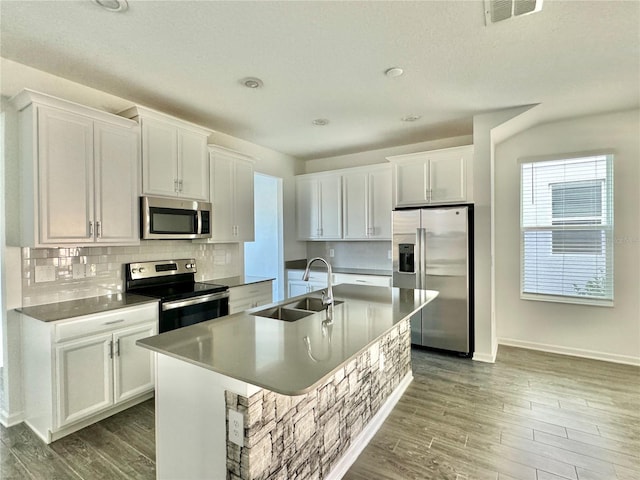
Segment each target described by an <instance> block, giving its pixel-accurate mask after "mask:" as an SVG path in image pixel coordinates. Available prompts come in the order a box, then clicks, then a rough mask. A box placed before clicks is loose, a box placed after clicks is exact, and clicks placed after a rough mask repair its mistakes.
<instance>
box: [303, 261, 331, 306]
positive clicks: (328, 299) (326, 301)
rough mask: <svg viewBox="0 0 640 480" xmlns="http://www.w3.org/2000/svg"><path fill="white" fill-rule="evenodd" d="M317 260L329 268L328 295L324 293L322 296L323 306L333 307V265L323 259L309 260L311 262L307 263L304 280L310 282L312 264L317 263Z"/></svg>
mask: <svg viewBox="0 0 640 480" xmlns="http://www.w3.org/2000/svg"><path fill="white" fill-rule="evenodd" d="M316 260H320V261H321V262H324V263H325V265H326V266H327V295H326V297H325V295H324V292H323V294H322V304H323V305H331V306H333V288H332V286H331V277H332V276H333V273H332V272H331V264H330V263H329V262H327V261H326V260H325V259H324V258H322V257H315V258H312V259H311V260H309V262H307V268H305V269H304V275H302V280H304V281H305V282H306V281H308V280H309V273H310V269H311V264H312V263H313V262H315V261H316Z"/></svg>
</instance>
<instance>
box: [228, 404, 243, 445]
mask: <svg viewBox="0 0 640 480" xmlns="http://www.w3.org/2000/svg"><path fill="white" fill-rule="evenodd" d="M229 441H231V442H233V443H235V444H236V445H238V446H239V447H243V446H244V419H243V418H242V414H241V413H240V412H236V411H235V410H231V409H229Z"/></svg>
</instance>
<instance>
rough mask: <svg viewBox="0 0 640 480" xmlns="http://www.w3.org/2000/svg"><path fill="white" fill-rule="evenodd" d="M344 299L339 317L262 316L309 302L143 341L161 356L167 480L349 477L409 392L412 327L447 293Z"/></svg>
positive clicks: (160, 417) (160, 418)
mask: <svg viewBox="0 0 640 480" xmlns="http://www.w3.org/2000/svg"><path fill="white" fill-rule="evenodd" d="M334 295H335V300H336V305H335V306H334V307H333V313H332V315H331V316H330V317H331V318H329V314H328V312H327V311H320V312H317V313H310V312H307V316H305V317H304V318H300V319H298V320H296V321H282V320H277V319H273V318H266V317H264V316H261V315H265V314H271V313H272V312H277V311H278V309H277V307H278V306H280V305H283V304H291V303H294V302H297V301H298V300H301V299H304V298H305V297H307V296H304V297H298V298H294V299H288V300H286V301H285V302H280V303H279V304H273V305H271V306H268V307H260V308H258V309H254V310H249V311H246V312H242V313H238V314H235V315H230V316H227V317H223V318H219V319H215V320H211V321H208V322H203V323H199V324H196V325H192V326H190V327H186V328H182V329H179V330H174V331H171V332H167V333H163V334H161V335H157V336H154V337H150V338H147V339H143V340H140V341H138V344H139V345H140V346H142V347H145V348H149V349H150V350H153V351H155V352H157V354H158V355H157V362H156V365H157V378H156V439H157V443H156V465H157V477H158V478H160V479H169V478H181V479H189V478H193V479H196V478H197V479H204V478H211V479H224V478H229V479H234V480H236V479H242V480H250V479H251V480H253V479H267V478H269V479H271V478H273V479H280V478H281V479H293V478H297V479H307V478H340V477H341V476H342V474H344V472H345V471H346V469H347V468H348V467H349V466H350V465H351V463H352V462H353V461H354V460H355V458H356V457H357V455H358V454H359V452H360V451H361V450H362V449H363V448H364V446H365V445H366V444H367V443H368V441H369V440H370V438H371V437H372V436H373V434H374V433H375V431H376V430H377V428H379V426H380V425H381V424H382V422H383V421H384V418H386V416H387V415H388V414H389V412H390V411H391V409H392V408H393V406H394V405H395V403H396V402H397V401H398V399H399V398H400V396H401V395H402V393H403V392H404V389H405V388H406V387H407V386H408V384H409V383H410V382H411V380H412V374H411V362H410V360H411V359H410V326H409V317H410V316H411V315H412V314H413V313H415V312H416V311H417V310H419V309H420V308H422V307H423V306H424V305H426V304H427V303H429V302H430V301H431V300H433V299H434V298H435V297H436V295H437V292H434V291H426V290H413V289H398V288H385V287H362V286H357V285H339V286H336V287H335V288H334ZM318 298H319V297H318ZM269 307H273V308H269ZM285 313H290V312H285ZM301 313H304V312H301ZM287 316H289V315H287Z"/></svg>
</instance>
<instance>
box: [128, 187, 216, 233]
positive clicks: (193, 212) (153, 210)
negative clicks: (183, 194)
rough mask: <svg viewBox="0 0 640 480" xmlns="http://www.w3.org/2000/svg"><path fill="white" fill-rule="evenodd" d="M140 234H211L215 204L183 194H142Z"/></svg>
mask: <svg viewBox="0 0 640 480" xmlns="http://www.w3.org/2000/svg"><path fill="white" fill-rule="evenodd" d="M140 237H141V238H142V239H146V240H172V239H189V238H211V204H210V203H208V202H196V201H193V200H184V199H180V198H163V197H146V196H145V197H140Z"/></svg>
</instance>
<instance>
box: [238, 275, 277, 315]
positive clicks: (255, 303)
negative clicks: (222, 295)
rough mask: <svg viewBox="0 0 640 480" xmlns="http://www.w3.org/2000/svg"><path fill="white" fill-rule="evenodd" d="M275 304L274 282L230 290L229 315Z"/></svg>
mask: <svg viewBox="0 0 640 480" xmlns="http://www.w3.org/2000/svg"><path fill="white" fill-rule="evenodd" d="M271 302H273V286H272V280H269V281H266V282H257V283H250V284H248V285H239V286H237V287H231V288H229V315H232V314H234V313H238V312H244V311H245V310H249V309H250V308H255V307H259V306H261V305H267V304H269V303H271Z"/></svg>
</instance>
